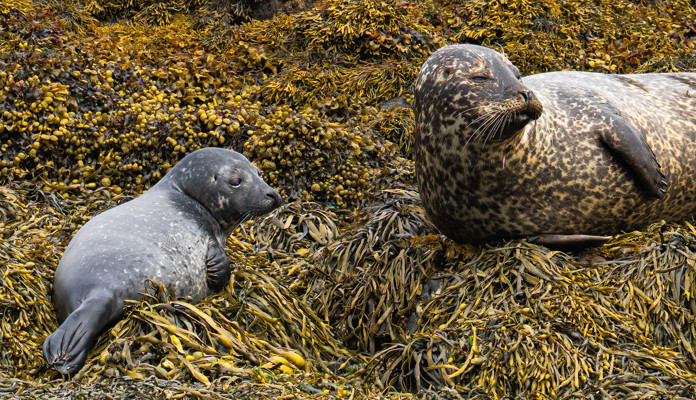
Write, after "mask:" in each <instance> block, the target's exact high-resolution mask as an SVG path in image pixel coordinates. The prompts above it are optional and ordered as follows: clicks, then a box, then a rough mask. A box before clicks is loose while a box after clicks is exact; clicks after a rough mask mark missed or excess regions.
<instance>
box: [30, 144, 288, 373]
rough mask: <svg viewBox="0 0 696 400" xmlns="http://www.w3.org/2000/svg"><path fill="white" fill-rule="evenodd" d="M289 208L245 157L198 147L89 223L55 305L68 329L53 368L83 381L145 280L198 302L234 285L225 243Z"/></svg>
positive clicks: (56, 347) (47, 352) (50, 354)
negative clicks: (245, 225)
mask: <svg viewBox="0 0 696 400" xmlns="http://www.w3.org/2000/svg"><path fill="white" fill-rule="evenodd" d="M280 204H281V197H280V195H279V194H278V192H276V191H275V190H274V189H272V188H271V187H270V186H268V184H266V182H264V181H263V179H262V178H261V177H260V175H259V169H258V168H257V167H255V166H254V165H252V164H251V163H250V162H249V160H248V159H247V158H246V157H244V156H243V155H241V154H239V153H237V152H234V151H231V150H226V149H220V148H204V149H200V150H196V151H194V152H192V153H191V154H189V155H187V156H186V157H184V158H183V159H182V160H181V161H180V162H179V163H177V164H176V165H175V166H174V167H173V168H172V169H171V170H170V171H169V172H168V173H167V174H166V175H165V176H164V178H162V179H161V180H160V181H159V182H158V183H157V184H156V185H154V186H153V187H152V188H151V189H150V190H148V191H147V192H145V193H144V194H142V195H141V196H139V197H137V198H135V199H133V200H131V201H129V202H126V203H124V204H121V205H119V206H117V207H114V208H112V209H109V210H107V211H105V212H103V213H101V214H99V215H97V216H96V217H94V218H92V219H91V220H90V221H88V222H87V223H86V224H85V225H84V226H83V227H82V228H81V229H80V230H79V231H78V232H77V233H76V234H75V237H73V239H72V240H71V241H70V243H69V244H68V247H67V248H66V250H65V252H64V254H63V257H62V258H61V260H60V262H59V263H58V267H57V269H56V274H55V282H54V286H53V300H54V303H55V307H56V314H57V316H58V320H59V322H61V325H60V327H58V329H57V330H56V331H55V332H53V333H52V334H51V335H49V336H48V337H47V338H46V340H45V341H44V344H43V353H44V356H45V357H46V361H47V362H48V364H49V365H52V366H53V367H55V368H56V369H57V370H58V371H59V372H61V373H63V374H74V373H75V372H77V371H79V370H80V368H82V366H83V365H84V363H85V360H86V358H87V354H88V353H89V351H90V349H91V348H92V347H93V346H94V343H95V341H96V339H97V337H98V336H99V335H100V334H101V333H102V332H103V331H104V330H105V329H107V328H108V327H110V326H111V325H112V324H113V323H114V322H116V321H117V320H118V319H120V318H121V316H122V314H123V307H124V305H125V300H128V299H131V300H136V299H140V298H142V296H143V295H142V294H141V293H140V292H142V291H144V288H145V282H146V281H147V280H148V279H154V280H155V281H157V282H158V283H161V284H163V285H164V286H165V287H167V286H169V285H171V287H172V288H173V289H174V290H175V292H176V294H177V295H180V296H190V297H191V299H192V301H194V302H198V301H200V300H201V299H203V298H204V297H206V296H208V295H210V294H212V293H215V292H218V291H220V290H222V289H223V288H224V287H225V286H227V284H228V283H229V280H230V276H231V270H230V260H229V259H228V257H227V256H226V255H225V250H224V246H225V242H226V241H227V238H228V236H229V235H230V234H231V233H232V231H233V230H234V228H235V227H236V226H237V225H239V224H240V223H241V222H243V221H245V220H247V219H250V218H254V217H258V216H260V215H263V214H265V213H268V212H269V211H271V210H273V209H275V208H276V207H278V206H279V205H280Z"/></svg>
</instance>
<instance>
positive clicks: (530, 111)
mask: <svg viewBox="0 0 696 400" xmlns="http://www.w3.org/2000/svg"><path fill="white" fill-rule="evenodd" d="M517 93H519V94H520V96H522V99H524V106H523V107H524V109H523V112H524V115H525V116H526V117H528V118H529V119H531V120H536V119H538V118H539V117H540V116H541V112H542V110H543V107H542V105H541V102H540V101H539V99H538V98H537V97H536V95H535V94H534V92H532V91H531V90H529V89H527V88H524V89H520V90H519V91H518V92H517Z"/></svg>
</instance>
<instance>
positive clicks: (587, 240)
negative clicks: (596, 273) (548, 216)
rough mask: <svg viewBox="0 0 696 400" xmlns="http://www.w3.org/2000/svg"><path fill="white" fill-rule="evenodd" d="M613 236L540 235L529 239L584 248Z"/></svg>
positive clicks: (550, 244) (599, 243) (548, 245)
mask: <svg viewBox="0 0 696 400" xmlns="http://www.w3.org/2000/svg"><path fill="white" fill-rule="evenodd" d="M611 238H612V237H611V236H595V235H539V236H532V237H530V238H528V239H527V241H528V242H530V243H534V244H538V245H541V246H547V247H563V248H574V249H578V248H583V247H597V246H601V245H603V244H604V243H606V242H608V241H609V240H611Z"/></svg>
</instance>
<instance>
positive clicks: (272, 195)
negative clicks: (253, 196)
mask: <svg viewBox="0 0 696 400" xmlns="http://www.w3.org/2000/svg"><path fill="white" fill-rule="evenodd" d="M266 197H270V198H271V200H273V204H274V205H275V206H276V207H278V206H279V205H280V204H281V203H282V202H283V198H282V197H280V194H278V192H276V191H275V190H274V191H272V192H268V193H266Z"/></svg>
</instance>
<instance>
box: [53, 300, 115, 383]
mask: <svg viewBox="0 0 696 400" xmlns="http://www.w3.org/2000/svg"><path fill="white" fill-rule="evenodd" d="M118 315H120V314H119V310H117V309H116V305H115V304H114V303H113V299H112V297H111V296H108V295H100V296H90V297H88V298H86V299H85V300H84V301H83V302H82V304H80V306H79V307H78V308H77V309H76V310H75V311H73V312H72V313H70V315H68V317H67V318H66V319H65V321H63V324H61V326H59V327H58V329H56V331H55V332H53V333H52V334H50V335H49V336H48V337H47V338H46V340H45V341H44V343H43V354H44V357H45V358H46V362H47V363H48V365H51V366H53V367H54V368H55V369H57V370H58V372H60V373H61V374H64V375H73V374H75V373H77V372H78V371H79V370H80V369H81V368H82V367H83V366H84V365H85V360H86V359H87V354H89V351H90V350H92V347H93V346H94V343H95V342H96V341H97V337H98V336H99V334H100V333H101V332H102V330H103V329H104V328H106V326H107V325H109V324H110V323H111V321H112V320H113V319H114V318H115V317H116V316H118Z"/></svg>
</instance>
